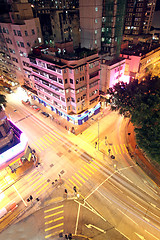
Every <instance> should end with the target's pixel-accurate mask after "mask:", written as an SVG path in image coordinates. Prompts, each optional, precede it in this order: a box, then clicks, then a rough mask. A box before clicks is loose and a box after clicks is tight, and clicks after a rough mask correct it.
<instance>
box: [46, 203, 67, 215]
mask: <svg viewBox="0 0 160 240" xmlns="http://www.w3.org/2000/svg"><path fill="white" fill-rule="evenodd" d="M62 207H64V205H60V206H57V207H55V208H50V209H48V210H45V211H44V213H47V212H51V211H53V210H56V209H59V208H62Z"/></svg>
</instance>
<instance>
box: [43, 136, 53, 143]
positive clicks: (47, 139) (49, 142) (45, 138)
mask: <svg viewBox="0 0 160 240" xmlns="http://www.w3.org/2000/svg"><path fill="white" fill-rule="evenodd" d="M44 138H45V139H46V141H47V142H49V143H50V144H52V142H51V141H49V139H47V136H44Z"/></svg>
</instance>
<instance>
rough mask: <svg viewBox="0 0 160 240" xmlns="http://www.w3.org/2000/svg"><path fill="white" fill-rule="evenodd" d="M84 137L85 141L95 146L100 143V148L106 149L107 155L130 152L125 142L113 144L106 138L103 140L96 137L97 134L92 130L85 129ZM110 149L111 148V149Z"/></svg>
mask: <svg viewBox="0 0 160 240" xmlns="http://www.w3.org/2000/svg"><path fill="white" fill-rule="evenodd" d="M82 138H85V141H87V142H90V143H91V144H92V145H93V146H94V147H95V148H98V144H99V150H102V149H103V150H104V151H105V153H106V155H118V154H124V153H128V151H127V147H126V145H125V144H122V143H121V144H112V143H109V142H108V141H107V142H106V141H105V139H103V140H101V139H99V142H98V137H95V134H94V133H93V132H91V131H88V130H86V131H84V132H83V134H82ZM109 149H110V150H109Z"/></svg>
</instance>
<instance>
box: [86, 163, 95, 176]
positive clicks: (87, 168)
mask: <svg viewBox="0 0 160 240" xmlns="http://www.w3.org/2000/svg"><path fill="white" fill-rule="evenodd" d="M84 167H85V168H86V169H87V170H88V171H89V172H91V173H92V174H94V172H92V171H91V170H90V169H89V168H88V167H87V166H86V165H84Z"/></svg>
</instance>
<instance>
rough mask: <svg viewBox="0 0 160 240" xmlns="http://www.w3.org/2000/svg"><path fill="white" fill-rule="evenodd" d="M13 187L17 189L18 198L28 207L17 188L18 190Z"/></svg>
mask: <svg viewBox="0 0 160 240" xmlns="http://www.w3.org/2000/svg"><path fill="white" fill-rule="evenodd" d="M12 186H13V187H14V189H15V191H16V192H17V194H18V196H19V197H20V198H21V199H22V201H23V203H24V205H25V206H26V207H27V204H26V202H25V201H24V199H23V198H22V196H21V194H20V193H19V192H18V190H17V188H16V187H15V186H14V185H12Z"/></svg>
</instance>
